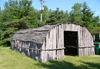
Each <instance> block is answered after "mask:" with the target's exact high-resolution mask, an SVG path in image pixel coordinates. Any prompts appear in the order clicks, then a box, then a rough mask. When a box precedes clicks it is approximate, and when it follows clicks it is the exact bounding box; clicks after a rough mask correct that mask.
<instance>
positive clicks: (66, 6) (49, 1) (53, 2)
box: [0, 0, 100, 17]
mask: <svg viewBox="0 0 100 69" xmlns="http://www.w3.org/2000/svg"><path fill="white" fill-rule="evenodd" d="M6 1H8V0H0V6H1V9H3V8H4V7H3V5H4V3H5V2H6ZM32 1H33V3H32V6H33V7H34V8H35V9H37V10H39V8H40V7H41V5H40V1H39V0H32ZM44 1H45V3H44V4H43V5H46V6H47V7H48V9H52V10H56V8H59V9H60V10H63V11H66V10H67V11H68V12H70V11H71V10H72V6H74V4H75V3H83V2H86V3H87V4H88V7H89V8H90V9H91V11H93V12H94V16H99V17H100V0H44Z"/></svg>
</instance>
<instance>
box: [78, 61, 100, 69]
mask: <svg viewBox="0 0 100 69" xmlns="http://www.w3.org/2000/svg"><path fill="white" fill-rule="evenodd" d="M79 62H81V63H82V64H84V65H82V66H85V65H86V66H88V69H100V63H94V62H84V61H79Z"/></svg>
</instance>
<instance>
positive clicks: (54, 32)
mask: <svg viewBox="0 0 100 69" xmlns="http://www.w3.org/2000/svg"><path fill="white" fill-rule="evenodd" d="M52 32H53V33H52V34H53V35H52V36H53V37H52V43H53V47H52V48H53V49H56V28H54V29H53V31H52ZM55 58H56V50H53V60H55Z"/></svg>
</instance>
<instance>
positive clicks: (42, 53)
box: [11, 24, 95, 62]
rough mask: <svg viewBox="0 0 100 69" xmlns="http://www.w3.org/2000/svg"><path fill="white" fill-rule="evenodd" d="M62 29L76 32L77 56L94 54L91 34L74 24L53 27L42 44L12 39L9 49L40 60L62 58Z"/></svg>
mask: <svg viewBox="0 0 100 69" xmlns="http://www.w3.org/2000/svg"><path fill="white" fill-rule="evenodd" d="M64 31H77V32H78V55H79V56H87V55H93V54H95V52H94V47H93V46H94V43H93V38H92V35H91V34H90V32H89V31H88V30H87V29H86V28H85V27H83V26H80V25H76V24H61V25H58V26H56V27H54V28H53V29H52V30H50V31H49V33H48V34H47V35H46V38H45V40H44V41H43V44H36V43H34V42H31V41H21V40H12V41H11V49H13V50H16V51H18V52H20V53H22V54H23V55H26V56H29V57H31V58H33V59H36V60H39V61H40V62H46V61H52V60H56V59H64V49H63V48H64ZM39 49H42V50H39Z"/></svg>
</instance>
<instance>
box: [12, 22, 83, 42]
mask: <svg viewBox="0 0 100 69" xmlns="http://www.w3.org/2000/svg"><path fill="white" fill-rule="evenodd" d="M68 24H70V23H68ZM71 24H75V23H71ZM58 25H60V24H56V25H46V26H42V27H39V28H34V29H29V30H22V31H19V32H17V33H15V34H14V35H13V37H12V40H15V39H16V40H22V41H32V42H35V43H37V44H42V43H43V41H44V39H45V37H46V35H47V33H48V32H49V30H51V29H52V28H54V27H56V26H58ZM76 25H79V24H76ZM80 26H83V25H80ZM83 27H84V26H83Z"/></svg>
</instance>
